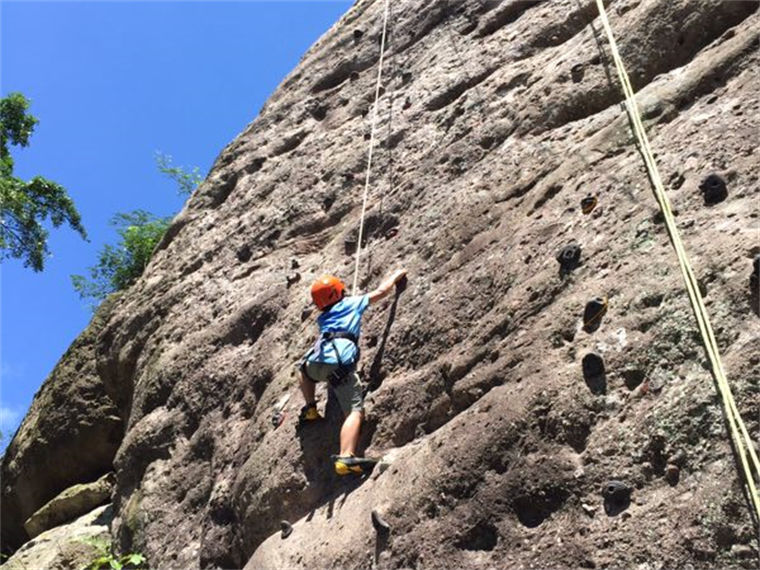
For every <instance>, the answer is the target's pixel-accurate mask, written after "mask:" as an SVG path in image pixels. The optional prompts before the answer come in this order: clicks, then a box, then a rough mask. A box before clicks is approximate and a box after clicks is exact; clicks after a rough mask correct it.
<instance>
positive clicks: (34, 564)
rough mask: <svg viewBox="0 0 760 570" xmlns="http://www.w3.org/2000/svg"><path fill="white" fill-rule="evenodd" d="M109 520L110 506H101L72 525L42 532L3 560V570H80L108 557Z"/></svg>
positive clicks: (111, 516)
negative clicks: (39, 569) (45, 569)
mask: <svg viewBox="0 0 760 570" xmlns="http://www.w3.org/2000/svg"><path fill="white" fill-rule="evenodd" d="M112 518H113V508H112V507H111V505H103V506H101V507H98V508H96V509H93V510H92V511H91V512H89V513H87V514H85V515H82V516H81V517H79V518H78V519H76V520H75V521H72V522H70V523H68V524H64V525H61V526H58V527H56V528H54V529H51V530H48V531H46V532H43V533H42V534H40V535H39V536H36V537H34V538H33V539H32V540H30V541H28V542H26V543H25V544H24V546H22V547H21V548H20V549H19V550H17V551H16V553H15V554H14V555H13V556H11V557H10V558H9V559H8V560H6V561H5V562H4V563H3V569H4V570H30V569H37V568H55V569H56V570H81V569H82V568H85V567H87V566H88V565H89V564H90V563H92V562H93V561H94V560H96V559H98V558H99V557H101V556H103V555H105V554H107V553H108V548H109V547H110V545H111V535H110V533H109V531H108V525H109V524H110V522H111V519H112Z"/></svg>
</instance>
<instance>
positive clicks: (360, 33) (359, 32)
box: [354, 28, 364, 43]
mask: <svg viewBox="0 0 760 570" xmlns="http://www.w3.org/2000/svg"><path fill="white" fill-rule="evenodd" d="M363 35H364V30H360V29H358V28H357V29H355V30H354V41H355V42H357V43H358V42H359V40H361V39H362V36H363Z"/></svg>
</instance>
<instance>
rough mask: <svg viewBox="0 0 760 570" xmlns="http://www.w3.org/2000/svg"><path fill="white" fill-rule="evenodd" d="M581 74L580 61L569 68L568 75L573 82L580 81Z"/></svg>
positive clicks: (581, 66)
mask: <svg viewBox="0 0 760 570" xmlns="http://www.w3.org/2000/svg"><path fill="white" fill-rule="evenodd" d="M583 74H584V67H583V64H582V63H576V64H575V65H574V66H573V67H572V68H570V77H571V78H572V79H573V82H574V83H579V82H580V81H582V80H583Z"/></svg>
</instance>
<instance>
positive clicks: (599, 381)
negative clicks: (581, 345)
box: [581, 352, 607, 394]
mask: <svg viewBox="0 0 760 570" xmlns="http://www.w3.org/2000/svg"><path fill="white" fill-rule="evenodd" d="M581 367H582V368H583V379H584V380H585V381H586V385H587V386H588V387H589V389H590V390H591V392H592V393H594V394H604V393H605V392H606V391H607V380H606V378H605V369H604V360H602V357H601V356H599V355H598V354H594V353H593V352H589V353H588V354H587V355H586V356H584V357H583V360H582V361H581Z"/></svg>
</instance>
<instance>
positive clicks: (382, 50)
mask: <svg viewBox="0 0 760 570" xmlns="http://www.w3.org/2000/svg"><path fill="white" fill-rule="evenodd" d="M389 6H390V0H385V8H384V10H383V34H382V36H381V37H380V60H379V62H378V66H377V82H376V83H375V104H374V107H373V108H372V123H371V125H372V126H371V127H370V134H369V150H368V151H367V174H366V176H365V177H364V197H363V198H362V213H361V218H360V220H359V238H358V239H357V240H356V264H355V267H354V284H353V287H352V288H351V294H352V295H356V291H357V289H356V287H357V284H358V282H359V259H360V258H361V253H362V238H363V237H364V217H365V214H366V212H367V196H368V194H369V177H370V173H371V172H372V150H373V148H374V146H375V129H376V127H377V107H378V104H377V103H378V100H379V99H380V82H381V79H382V76H383V58H384V57H385V37H386V31H387V29H388V11H389Z"/></svg>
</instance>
